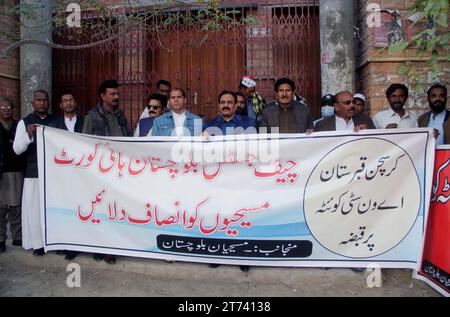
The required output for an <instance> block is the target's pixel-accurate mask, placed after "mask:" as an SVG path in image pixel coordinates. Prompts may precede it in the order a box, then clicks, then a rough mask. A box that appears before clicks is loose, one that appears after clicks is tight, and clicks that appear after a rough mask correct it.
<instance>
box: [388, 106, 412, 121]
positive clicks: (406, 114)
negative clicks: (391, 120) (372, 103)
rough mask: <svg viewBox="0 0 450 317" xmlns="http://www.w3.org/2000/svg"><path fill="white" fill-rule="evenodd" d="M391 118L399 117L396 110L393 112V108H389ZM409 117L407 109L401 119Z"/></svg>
mask: <svg viewBox="0 0 450 317" xmlns="http://www.w3.org/2000/svg"><path fill="white" fill-rule="evenodd" d="M388 110H389V117H395V116H399V115H398V114H397V113H396V112H395V111H394V110H392V108H389V109H388ZM408 117H409V112H408V110H406V109H405V115H404V116H403V117H401V119H403V118H408Z"/></svg>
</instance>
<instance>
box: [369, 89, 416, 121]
mask: <svg viewBox="0 0 450 317" xmlns="http://www.w3.org/2000/svg"><path fill="white" fill-rule="evenodd" d="M408 95H409V90H408V88H407V87H406V86H405V85H402V84H392V85H391V86H390V87H389V88H388V89H387V90H386V98H387V100H388V102H389V105H390V107H391V109H388V110H385V111H381V112H379V113H377V114H376V115H375V118H374V123H375V126H376V128H377V129H396V128H417V119H416V117H414V116H413V115H412V114H411V113H409V112H408V111H407V110H406V109H405V104H406V101H407V100H408Z"/></svg>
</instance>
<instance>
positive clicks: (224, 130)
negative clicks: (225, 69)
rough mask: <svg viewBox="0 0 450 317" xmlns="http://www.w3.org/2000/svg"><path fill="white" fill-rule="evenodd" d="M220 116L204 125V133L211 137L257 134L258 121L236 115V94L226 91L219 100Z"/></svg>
mask: <svg viewBox="0 0 450 317" xmlns="http://www.w3.org/2000/svg"><path fill="white" fill-rule="evenodd" d="M218 102H219V104H218V111H219V113H220V115H219V116H218V117H216V118H214V119H213V120H210V121H207V122H205V123H204V124H203V131H204V133H205V134H207V135H209V136H214V135H235V134H256V133H257V131H256V121H255V120H254V119H250V118H248V117H245V116H240V115H238V114H236V110H237V96H236V94H235V93H234V92H232V91H228V90H224V91H222V92H221V93H220V95H219V98H218Z"/></svg>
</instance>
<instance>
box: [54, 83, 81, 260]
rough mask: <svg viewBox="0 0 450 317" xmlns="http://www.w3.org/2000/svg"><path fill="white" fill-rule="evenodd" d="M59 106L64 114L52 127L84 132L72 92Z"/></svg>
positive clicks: (68, 257) (68, 254)
mask: <svg viewBox="0 0 450 317" xmlns="http://www.w3.org/2000/svg"><path fill="white" fill-rule="evenodd" d="M59 107H60V108H61V110H62V111H63V115H62V116H61V117H59V118H57V119H55V120H54V121H52V122H51V123H50V127H52V128H57V129H61V130H66V131H69V132H72V133H73V132H77V133H82V132H83V123H84V119H83V117H81V116H78V115H77V107H78V105H77V101H76V100H75V97H74V95H73V93H72V92H69V91H66V92H63V93H62V94H61V101H60V103H59ZM62 253H63V254H65V259H66V260H68V261H71V260H73V259H75V258H76V256H77V255H78V252H75V251H64V252H62Z"/></svg>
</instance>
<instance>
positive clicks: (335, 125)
mask: <svg viewBox="0 0 450 317" xmlns="http://www.w3.org/2000/svg"><path fill="white" fill-rule="evenodd" d="M334 110H335V115H334V116H332V117H329V118H326V119H323V120H320V121H318V122H317V123H316V126H315V127H314V131H316V132H318V131H342V130H349V131H354V132H358V131H359V130H364V129H375V125H374V124H373V121H372V119H371V118H369V117H367V116H365V115H363V114H356V104H355V100H354V99H353V94H352V93H350V92H348V91H342V92H340V93H338V94H337V95H336V99H335V102H334Z"/></svg>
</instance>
